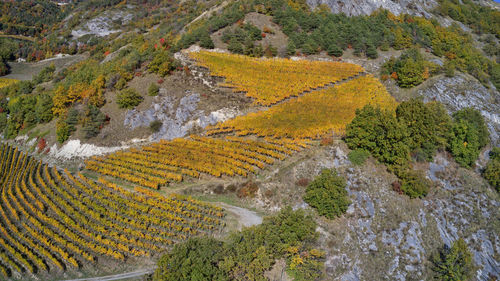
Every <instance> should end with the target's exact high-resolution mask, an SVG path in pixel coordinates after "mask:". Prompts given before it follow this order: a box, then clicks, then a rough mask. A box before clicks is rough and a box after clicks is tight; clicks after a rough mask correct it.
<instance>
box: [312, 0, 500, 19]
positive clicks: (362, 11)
mask: <svg viewBox="0 0 500 281" xmlns="http://www.w3.org/2000/svg"><path fill="white" fill-rule="evenodd" d="M475 2H476V3H478V4H480V5H484V6H489V7H492V8H496V9H498V8H499V5H498V3H496V2H494V1H485V0H481V1H475ZM307 4H309V5H310V6H311V7H313V8H315V7H317V6H319V5H322V4H324V5H327V6H328V7H330V9H331V10H332V12H333V13H345V14H346V15H348V16H359V15H369V14H371V13H372V12H374V11H375V10H377V9H379V8H382V9H386V10H389V11H390V12H391V13H393V14H395V15H400V14H403V13H408V14H412V15H417V16H424V17H430V16H432V14H431V11H432V9H433V8H435V7H436V6H437V5H438V4H439V3H438V1H436V0H399V1H392V0H354V1H348V0H307Z"/></svg>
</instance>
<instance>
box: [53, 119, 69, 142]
mask: <svg viewBox="0 0 500 281" xmlns="http://www.w3.org/2000/svg"><path fill="white" fill-rule="evenodd" d="M70 135H71V131H70V128H69V126H68V124H67V123H66V122H64V120H62V119H61V118H59V119H58V120H57V123H56V136H57V141H58V142H59V143H63V142H65V141H66V140H67V139H68V138H69V136H70Z"/></svg>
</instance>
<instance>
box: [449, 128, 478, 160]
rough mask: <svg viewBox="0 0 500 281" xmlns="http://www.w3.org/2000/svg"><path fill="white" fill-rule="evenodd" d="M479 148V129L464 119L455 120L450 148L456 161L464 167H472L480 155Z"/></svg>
mask: <svg viewBox="0 0 500 281" xmlns="http://www.w3.org/2000/svg"><path fill="white" fill-rule="evenodd" d="M479 149H480V146H479V136H478V131H477V129H476V128H475V127H474V126H473V125H472V124H470V123H469V122H467V121H464V120H460V121H458V122H455V123H454V124H453V127H452V136H451V137H450V140H449V150H450V152H451V154H452V155H453V157H455V161H457V163H458V164H460V165H461V166H463V167H471V166H472V165H474V162H475V161H476V159H477V157H478V156H479Z"/></svg>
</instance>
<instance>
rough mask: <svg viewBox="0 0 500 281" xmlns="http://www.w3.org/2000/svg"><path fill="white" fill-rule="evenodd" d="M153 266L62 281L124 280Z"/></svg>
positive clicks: (148, 272)
mask: <svg viewBox="0 0 500 281" xmlns="http://www.w3.org/2000/svg"><path fill="white" fill-rule="evenodd" d="M154 270H155V268H149V269H143V270H137V271H133V272H127V273H120V274H115V275H108V276H101V277H92V278H82V279H71V280H64V281H113V280H124V279H129V278H135V277H141V276H144V275H146V274H151V273H153V272H154Z"/></svg>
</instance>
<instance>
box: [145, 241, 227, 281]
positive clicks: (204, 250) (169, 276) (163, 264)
mask: <svg viewBox="0 0 500 281" xmlns="http://www.w3.org/2000/svg"><path fill="white" fill-rule="evenodd" d="M221 249H222V242H221V241H218V240H215V239H214V238H210V237H200V238H191V239H189V240H187V241H186V242H184V243H178V244H176V245H175V246H174V248H173V249H172V251H170V252H169V253H168V254H166V255H164V256H163V257H161V259H160V260H159V261H158V269H157V270H156V271H155V273H154V275H153V280H157V281H160V280H161V281H163V280H165V281H167V280H179V281H183V280H186V281H193V280H199V281H203V280H227V276H225V272H224V271H222V270H221V269H219V267H218V263H219V262H220V261H221V260H222V258H223V256H222V251H221Z"/></svg>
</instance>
